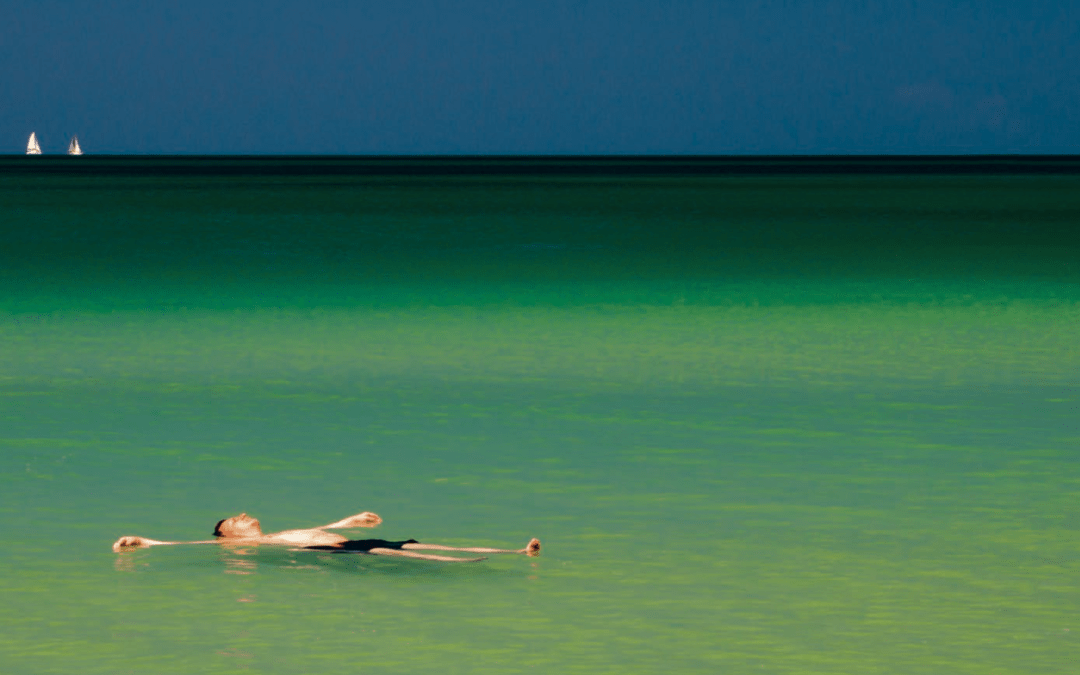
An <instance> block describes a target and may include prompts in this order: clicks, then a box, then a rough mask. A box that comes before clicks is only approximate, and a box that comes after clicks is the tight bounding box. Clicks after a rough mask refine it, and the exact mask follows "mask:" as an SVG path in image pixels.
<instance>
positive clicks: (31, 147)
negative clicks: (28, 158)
mask: <svg viewBox="0 0 1080 675" xmlns="http://www.w3.org/2000/svg"><path fill="white" fill-rule="evenodd" d="M26 154H28V155H40V154H41V146H40V145H38V142H37V132H34V131H31V132H30V140H29V141H27V142H26Z"/></svg>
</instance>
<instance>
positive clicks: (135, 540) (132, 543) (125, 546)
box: [112, 535, 219, 553]
mask: <svg viewBox="0 0 1080 675" xmlns="http://www.w3.org/2000/svg"><path fill="white" fill-rule="evenodd" d="M217 543H219V540H218V539H208V540H206V541H158V540H157V539H150V538H148V537H134V536H130V535H129V536H126V537H120V538H119V539H117V540H116V543H114V544H113V545H112V550H114V551H116V552H117V553H120V552H121V551H130V550H132V549H136V548H149V547H151V546H173V545H176V544H217Z"/></svg>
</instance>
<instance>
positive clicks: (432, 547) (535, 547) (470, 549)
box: [372, 537, 540, 558]
mask: <svg viewBox="0 0 1080 675" xmlns="http://www.w3.org/2000/svg"><path fill="white" fill-rule="evenodd" d="M401 548H404V549H409V550H411V551H465V552H467V553H520V554H522V555H527V556H532V557H534V558H535V557H536V556H538V555H540V540H539V539H536V538H535V537H534V538H533V539H531V540H530V541H529V543H528V544H526V545H525V548H519V549H508V548H482V547H477V546H467V547H461V546H443V545H442V544H420V543H415V544H402V546H401ZM372 550H375V549H372Z"/></svg>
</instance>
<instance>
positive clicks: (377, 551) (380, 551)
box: [367, 544, 486, 562]
mask: <svg viewBox="0 0 1080 675" xmlns="http://www.w3.org/2000/svg"><path fill="white" fill-rule="evenodd" d="M406 546H411V544H406ZM453 550H455V551H460V550H465V549H453ZM367 553H371V554H373V555H389V556H398V557H401V558H417V559H419V560H440V561H442V562H480V561H481V560H486V558H454V557H453V556H448V555H427V554H424V553H412V552H411V551H399V550H398V549H396V548H372V549H368V550H367Z"/></svg>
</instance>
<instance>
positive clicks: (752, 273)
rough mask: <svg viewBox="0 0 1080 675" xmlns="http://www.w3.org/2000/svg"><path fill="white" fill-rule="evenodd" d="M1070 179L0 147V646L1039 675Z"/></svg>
mask: <svg viewBox="0 0 1080 675" xmlns="http://www.w3.org/2000/svg"><path fill="white" fill-rule="evenodd" d="M6 161H9V162H10V161H14V160H6ZM211 163H212V161H211ZM1078 183H1080V179H1078V178H1076V177H1072V176H1054V175H1049V176H1013V177H1008V176H947V177H940V176H938V177H932V178H931V177H912V176H873V177H868V176H843V175H835V176H814V177H807V176H763V177H762V176H758V177H753V178H748V177H739V176H694V177H686V176H667V177H665V176H653V177H640V176H621V177H620V176H614V177H607V178H604V177H599V178H598V177H595V176H589V177H580V176H579V177H566V176H557V175H556V176H524V177H523V176H513V177H506V176H497V175H493V176H482V177H453V176H450V177H431V176H427V177H423V176H416V177H409V176H335V177H325V176H324V177H319V176H315V177H312V176H288V175H286V176H271V177H266V176H251V175H239V174H229V173H225V174H222V175H210V174H207V175H185V176H179V177H177V176H161V175H156V174H153V173H151V174H149V175H123V174H120V173H113V174H103V175H74V176H73V175H63V174H57V175H53V174H43V173H41V172H32V171H31V172H24V173H19V172H14V171H10V170H9V171H7V172H6V173H4V174H3V175H0V222H3V223H4V225H3V229H4V231H3V236H4V239H3V241H4V242H5V244H4V248H3V250H2V251H0V266H2V267H0V281H2V291H0V312H2V313H0V343H2V344H3V345H4V348H3V350H2V351H0V509H2V512H3V517H4V522H5V523H6V525H5V528H4V531H5V535H6V536H5V544H6V545H5V547H4V550H3V551H2V552H0V571H2V573H0V585H2V587H3V590H2V593H3V598H4V602H3V603H2V605H0V661H2V662H4V663H5V664H8V665H7V666H6V667H5V670H6V669H7V668H11V669H12V672H29V673H33V672H41V673H69V672H73V671H80V672H87V673H95V672H101V673H123V672H133V673H134V672H140V673H141V672H148V671H152V672H191V671H196V670H197V671H202V672H215V673H216V672H221V673H227V672H238V671H255V672H268V673H299V672H311V671H313V670H316V669H324V668H327V669H338V670H340V669H347V670H360V669H365V670H367V671H373V672H440V673H444V672H470V673H472V672H499V673H502V672H522V671H526V670H532V671H540V672H554V671H559V672H590V673H594V672H657V671H660V670H664V671H670V672H687V673H690V672H731V673H740V672H751V671H752V672H823V673H826V672H828V673H844V672H882V673H939V672H943V671H946V670H947V671H949V672H970V673H986V672H996V673H1012V672H1016V673H1061V672H1068V670H1069V665H1068V664H1070V663H1073V662H1075V660H1076V655H1077V653H1078V643H1077V636H1078V635H1080V625H1078V624H1077V623H1076V621H1075V619H1076V615H1075V609H1076V607H1077V606H1080V591H1078V588H1077V584H1076V581H1075V579H1076V574H1077V571H1078V570H1080V555H1078V539H1077V532H1078V529H1080V521H1078V519H1077V516H1076V504H1077V497H1078V496H1080V463H1078V459H1077V458H1078V452H1077V450H1078V445H1080V424H1078V423H1077V419H1080V415H1078V405H1077V401H1078V400H1080V396H1078V393H1077V386H1076V384H1077V376H1078V374H1080V349H1078V347H1077V345H1080V285H1078V281H1080V264H1078V263H1077V261H1078V260H1080V257H1077V255H1076V254H1077V253H1078V252H1080V246H1078V245H1077V237H1076V235H1075V234H1073V233H1072V230H1074V229H1075V223H1076V218H1077V214H1078V213H1080V211H1078V206H1080V190H1078V189H1077V188H1080V185H1078ZM362 510H373V511H376V512H377V513H379V514H380V515H382V516H383V518H384V519H385V522H384V524H383V525H382V526H381V527H380V528H378V529H377V530H375V531H373V532H372V535H371V536H379V537H383V538H387V539H396V538H409V537H415V538H417V539H420V540H423V541H433V542H439V543H447V544H456V545H470V544H473V545H486V546H507V547H517V546H521V545H524V543H525V542H526V541H527V540H528V538H529V537H531V536H539V537H540V538H541V539H542V540H543V542H544V550H543V555H542V556H541V557H539V558H536V559H530V558H525V557H519V556H504V557H498V556H496V557H492V558H490V559H489V560H487V561H485V562H482V563H478V564H468V565H450V564H430V563H418V562H414V561H397V560H389V559H382V558H376V557H372V556H356V555H333V554H326V553H321V552H319V553H315V552H290V551H271V550H261V551H254V550H227V549H223V548H220V547H217V546H206V547H191V548H170V547H157V548H152V549H148V550H141V551H136V552H132V553H126V554H123V555H119V556H118V555H116V554H114V553H113V552H112V551H111V550H110V545H111V543H112V542H113V541H114V540H115V539H116V538H117V537H119V536H120V535H123V534H141V535H144V536H150V537H155V538H165V539H185V540H194V539H203V538H205V537H207V536H208V535H209V533H210V531H211V530H212V528H213V525H214V523H215V522H216V521H217V520H218V519H220V518H222V517H225V516H228V515H232V514H235V513H238V512H240V511H247V512H249V513H252V514H254V515H256V516H257V517H259V518H260V519H261V521H262V523H263V525H264V527H265V528H267V529H270V530H276V529H284V528H292V527H304V526H312V525H316V524H319V523H325V522H329V521H330V520H336V519H338V518H341V517H343V516H346V515H349V514H352V513H356V512H358V511H362ZM365 534H366V533H365Z"/></svg>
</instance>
